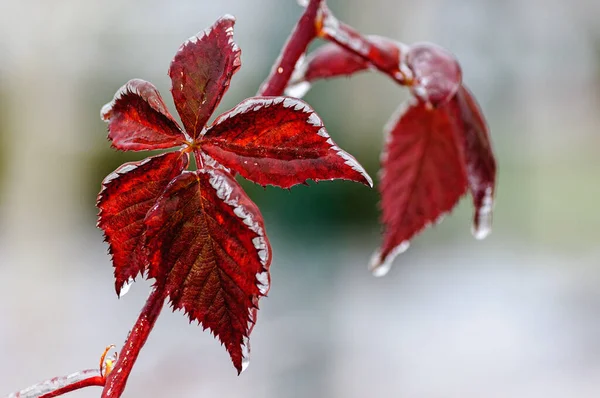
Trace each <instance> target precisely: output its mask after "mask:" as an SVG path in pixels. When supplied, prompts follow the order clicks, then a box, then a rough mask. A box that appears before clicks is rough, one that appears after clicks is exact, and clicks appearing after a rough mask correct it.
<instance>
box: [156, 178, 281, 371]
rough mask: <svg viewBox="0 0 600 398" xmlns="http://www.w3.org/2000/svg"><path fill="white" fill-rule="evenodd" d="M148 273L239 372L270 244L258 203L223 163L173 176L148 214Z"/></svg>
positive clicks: (265, 279)
mask: <svg viewBox="0 0 600 398" xmlns="http://www.w3.org/2000/svg"><path fill="white" fill-rule="evenodd" d="M145 224H146V226H147V232H146V238H147V239H146V247H147V250H148V255H149V260H150V264H151V265H150V271H149V276H150V277H153V278H156V281H157V282H156V283H157V284H164V285H165V288H166V291H167V292H168V295H169V298H170V301H171V303H172V305H173V307H174V308H177V309H183V310H184V311H185V312H186V314H187V315H188V316H189V318H190V320H197V321H198V322H200V323H201V324H202V325H203V326H204V327H205V328H209V329H210V330H211V331H212V332H213V333H214V334H215V336H216V337H218V338H219V339H220V340H221V342H223V344H224V345H225V347H226V348H227V351H228V352H229V354H230V355H231V359H232V361H233V364H234V366H235V367H236V368H237V370H238V372H240V371H241V370H242V365H243V363H244V361H245V360H247V357H248V354H247V349H248V335H249V332H250V330H251V325H253V323H254V322H255V321H256V319H255V314H256V311H254V310H255V309H256V307H257V304H258V298H259V297H260V296H262V295H264V294H266V292H267V291H268V288H269V273H268V269H269V265H270V262H271V248H270V246H269V242H268V240H267V237H266V234H265V229H264V225H263V219H262V216H261V214H260V211H259V210H258V208H257V207H256V205H255V204H254V203H253V202H252V201H251V200H250V199H249V198H248V197H247V196H246V194H245V193H244V191H243V190H242V188H241V187H240V186H239V185H238V183H237V182H236V181H235V180H234V179H233V177H231V175H230V174H229V173H227V172H225V171H223V170H218V169H213V168H208V167H205V168H204V169H201V170H198V171H196V172H184V173H183V174H182V175H180V176H179V177H177V178H176V179H175V180H173V181H172V182H171V183H170V184H169V186H168V187H167V189H166V190H165V192H164V193H163V195H162V196H161V197H160V198H159V200H158V202H157V204H156V205H155V206H154V207H153V208H152V210H151V211H150V212H149V213H148V216H147V217H146V220H145Z"/></svg>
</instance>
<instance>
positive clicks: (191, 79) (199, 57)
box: [169, 15, 241, 138]
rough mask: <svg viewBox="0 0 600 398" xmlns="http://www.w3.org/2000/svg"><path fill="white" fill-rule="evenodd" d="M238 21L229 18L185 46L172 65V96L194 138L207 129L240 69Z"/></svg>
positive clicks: (185, 125)
mask: <svg viewBox="0 0 600 398" xmlns="http://www.w3.org/2000/svg"><path fill="white" fill-rule="evenodd" d="M234 24H235V18H234V17H232V16H230V15H226V16H224V17H222V18H220V19H219V20H218V21H217V22H215V23H214V25H212V26H211V27H210V28H208V29H206V30H204V31H203V32H200V33H198V34H197V35H196V36H192V37H191V38H189V39H188V40H187V41H186V42H185V43H183V44H182V45H181V47H180V48H179V51H178V52H177V54H175V57H174V58H173V61H172V62H171V67H170V68H169V76H170V77H171V83H172V84H171V93H172V94H173V100H174V101H175V107H176V108H177V112H179V116H180V117H181V121H182V122H183V125H184V127H185V129H186V131H187V133H188V134H189V135H190V136H191V137H192V138H197V137H198V136H199V135H200V132H201V131H202V129H203V127H204V125H205V124H206V122H207V121H208V119H209V118H210V116H211V115H212V113H213V111H214V109H215V108H216V107H217V105H218V104H219V102H221V97H222V96H223V95H224V94H225V92H226V91H227V88H228V87H229V83H230V81H231V77H232V76H233V74H234V73H235V72H236V71H237V70H238V69H239V67H240V65H241V61H240V49H239V48H238V46H237V45H236V44H235V43H234V41H233V25H234Z"/></svg>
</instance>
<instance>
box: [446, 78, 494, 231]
mask: <svg viewBox="0 0 600 398" xmlns="http://www.w3.org/2000/svg"><path fill="white" fill-rule="evenodd" d="M455 101H456V103H457V105H458V109H457V110H458V113H459V118H460V120H461V121H462V125H463V134H462V138H463V143H464V152H465V160H466V164H467V176H468V180H469V190H470V192H471V195H472V196H473V205H474V207H475V214H474V216H473V235H474V236H475V237H476V238H477V239H483V238H485V237H486V236H487V235H488V234H489V233H490V231H491V224H492V207H493V202H494V189H495V185H496V160H495V158H494V153H493V150H492V144H491V140H490V134H489V130H488V127H487V123H486V122H485V119H484V117H483V114H482V112H481V109H480V108H479V105H478V104H477V102H476V101H475V98H474V97H473V95H472V94H471V92H470V91H469V90H468V89H467V88H466V87H464V86H463V87H461V89H460V90H459V91H458V93H457V95H456V98H455Z"/></svg>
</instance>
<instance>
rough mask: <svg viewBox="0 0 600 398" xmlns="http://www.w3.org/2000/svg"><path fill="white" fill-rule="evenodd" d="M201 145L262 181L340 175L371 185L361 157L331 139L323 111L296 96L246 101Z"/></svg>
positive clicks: (218, 123) (285, 184) (292, 182)
mask: <svg viewBox="0 0 600 398" xmlns="http://www.w3.org/2000/svg"><path fill="white" fill-rule="evenodd" d="M201 148H202V150H203V151H205V152H206V153H207V154H209V155H210V156H211V157H212V158H214V159H215V160H216V161H217V162H219V163H221V164H222V165H224V166H225V167H228V168H230V169H232V170H235V171H237V172H238V173H240V174H241V175H242V176H243V177H245V178H247V179H249V180H251V181H254V182H256V183H257V184H260V185H263V186H264V185H267V184H271V185H275V186H278V187H282V188H289V187H291V186H294V185H296V184H302V183H304V182H305V181H306V180H308V179H313V180H315V181H321V180H332V179H336V178H341V179H346V180H352V181H358V182H361V183H363V184H365V185H369V186H372V181H371V178H370V177H369V176H368V174H367V173H366V172H365V170H364V169H363V168H362V166H361V165H360V164H359V163H358V162H357V161H356V159H354V158H353V157H352V156H351V155H349V154H348V153H346V152H344V151H343V150H342V149H340V148H339V147H338V146H337V145H336V144H335V143H334V142H333V141H332V140H331V138H330V137H329V135H328V134H327V132H326V130H325V127H323V122H322V121H321V119H320V118H319V116H318V115H317V114H316V113H315V112H314V111H313V110H312V109H311V108H310V106H308V104H306V103H305V102H303V101H301V100H298V99H295V98H286V97H254V98H249V99H246V100H244V101H242V102H241V103H240V104H239V105H237V106H236V107H235V108H233V109H232V110H230V111H228V112H225V113H224V114H222V115H221V116H220V117H219V118H217V120H216V121H215V122H214V124H213V125H212V126H211V127H210V128H209V129H208V130H207V132H206V134H205V135H204V136H203V139H202V141H201Z"/></svg>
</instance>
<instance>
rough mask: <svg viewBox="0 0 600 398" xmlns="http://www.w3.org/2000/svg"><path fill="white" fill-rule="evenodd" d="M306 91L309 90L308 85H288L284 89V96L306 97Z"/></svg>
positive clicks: (302, 83)
mask: <svg viewBox="0 0 600 398" xmlns="http://www.w3.org/2000/svg"><path fill="white" fill-rule="evenodd" d="M308 90H310V83H309V82H304V81H303V82H300V83H296V84H292V85H289V86H288V87H287V88H286V89H285V95H288V96H290V97H296V98H302V97H304V96H305V95H306V93H308Z"/></svg>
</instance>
